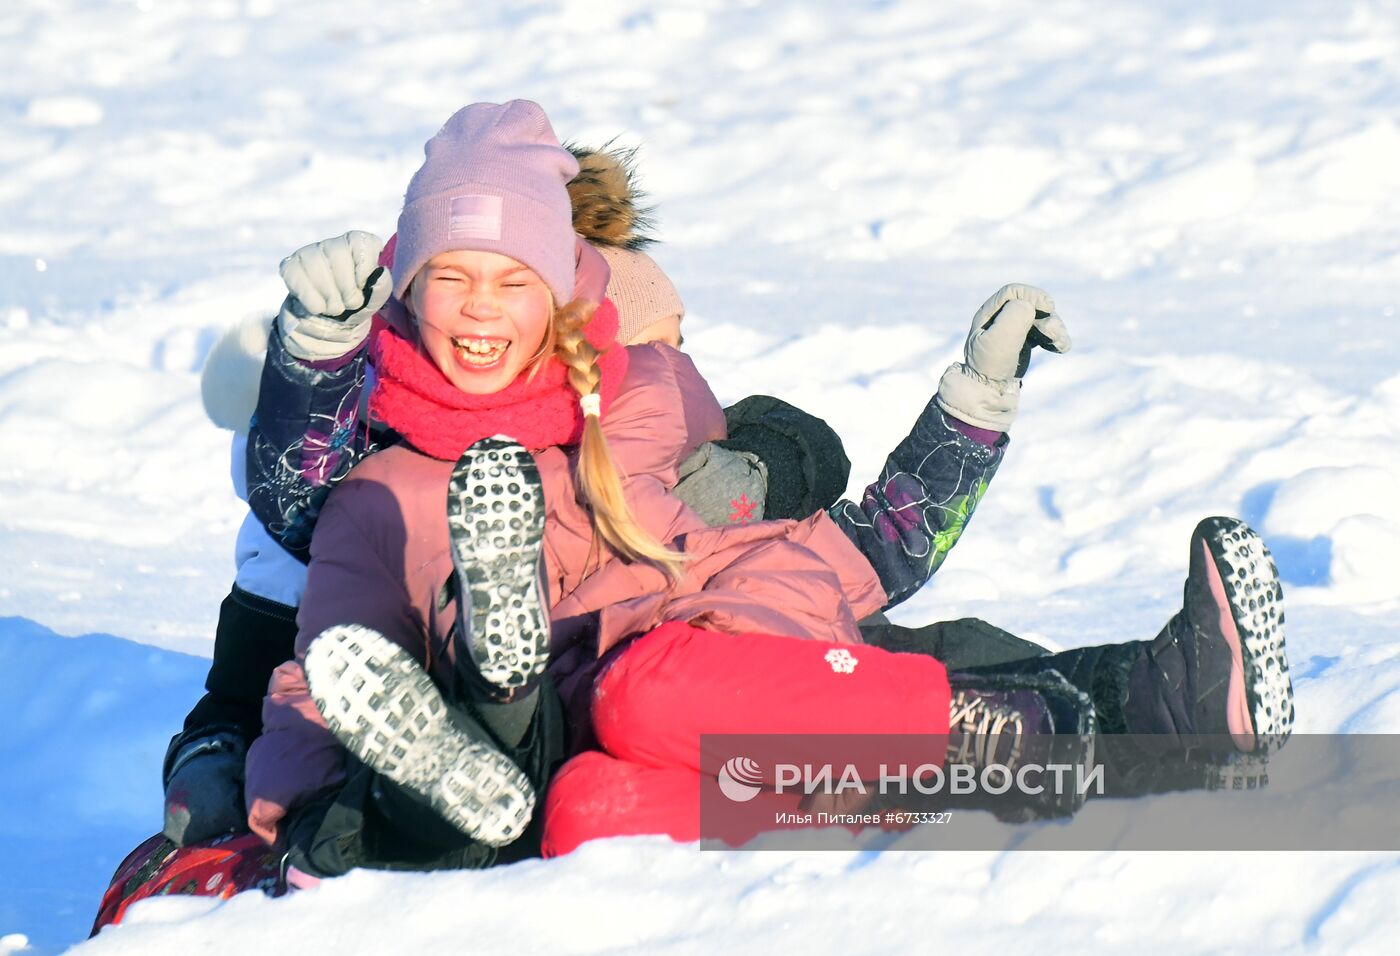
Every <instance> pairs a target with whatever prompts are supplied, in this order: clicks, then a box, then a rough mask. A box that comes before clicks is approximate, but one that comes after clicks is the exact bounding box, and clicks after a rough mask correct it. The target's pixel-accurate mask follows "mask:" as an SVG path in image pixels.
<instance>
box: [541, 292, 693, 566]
mask: <svg viewBox="0 0 1400 956" xmlns="http://www.w3.org/2000/svg"><path fill="white" fill-rule="evenodd" d="M593 311H594V305H593V303H591V302H587V301H584V300H581V299H575V300H574V301H572V302H570V303H569V304H568V305H566V306H564V307H563V308H561V309H556V310H555V312H554V321H553V323H552V328H551V332H552V335H553V339H554V354H555V355H556V356H557V357H558V358H559V361H561V362H563V363H564V367H565V368H567V369H568V372H569V384H570V385H572V386H573V387H574V391H576V392H578V394H579V397H580V398H582V397H583V396H586V395H595V394H597V392H598V383H599V381H600V380H601V378H602V374H601V373H600V372H599V370H598V350H597V349H595V348H594V347H593V346H592V344H590V343H589V341H588V340H587V339H586V338H584V335H583V327H584V326H585V325H587V324H588V321H589V319H591V318H592V317H593ZM578 483H579V488H580V489H581V490H582V491H583V497H584V499H585V500H587V502H588V505H589V508H590V509H591V511H592V513H593V528H594V530H595V531H596V532H597V533H598V536H599V537H600V538H602V539H603V541H604V542H605V543H607V544H608V545H609V546H610V547H611V548H612V549H613V550H614V551H616V552H617V553H618V554H619V555H621V556H622V557H624V558H628V559H629V560H633V561H645V562H647V563H649V564H653V565H656V566H657V567H659V568H660V569H661V570H663V571H665V572H666V574H667V576H668V577H670V578H671V580H673V581H677V580H680V577H681V572H682V569H683V567H684V565H685V556H684V555H682V554H678V553H677V552H675V551H672V550H671V549H670V548H667V547H666V546H665V545H664V544H662V543H661V542H660V541H657V540H656V538H654V537H652V536H651V535H650V534H648V533H647V531H646V529H645V528H643V527H642V526H641V525H640V524H638V523H637V519H636V518H635V517H634V516H633V515H632V509H631V508H629V507H628V506H627V499H626V498H625V497H623V494H622V479H621V477H620V476H619V475H618V471H617V464H616V462H614V461H613V457H612V452H611V451H609V450H608V440H607V438H606V437H605V436H604V435H603V426H602V424H601V423H600V422H599V418H598V416H596V415H585V416H584V419H583V440H582V442H581V443H580V445H579V459H578Z"/></svg>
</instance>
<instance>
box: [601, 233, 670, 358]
mask: <svg viewBox="0 0 1400 956" xmlns="http://www.w3.org/2000/svg"><path fill="white" fill-rule="evenodd" d="M597 249H598V252H599V253H601V254H602V256H603V258H604V259H605V260H607V263H608V266H609V267H611V269H612V276H611V278H610V279H609V280H608V293H607V294H608V298H609V299H612V303H613V305H615V306H617V315H618V319H619V322H620V324H619V326H618V330H617V340H618V341H619V342H622V343H624V344H626V343H628V342H631V341H632V340H633V339H635V338H636V337H637V336H638V335H641V334H642V332H643V331H645V330H646V329H647V328H648V327H649V326H651V325H653V324H655V323H657V322H660V321H662V320H663V319H676V320H677V321H679V320H681V319H683V318H685V303H683V302H682V301H681V296H680V293H679V292H677V291H676V287H675V286H674V285H673V284H672V283H671V280H670V279H669V278H667V276H666V273H664V272H662V271H661V267H660V266H658V265H657V264H656V262H655V261H654V260H653V259H652V258H651V256H649V255H647V254H646V253H645V252H640V251H638V250H635V249H627V248H624V247H622V246H598V247H597Z"/></svg>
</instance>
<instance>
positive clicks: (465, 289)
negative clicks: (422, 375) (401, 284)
mask: <svg viewBox="0 0 1400 956" xmlns="http://www.w3.org/2000/svg"><path fill="white" fill-rule="evenodd" d="M408 298H409V302H408V308H409V311H410V312H412V313H413V315H414V317H415V318H416V319H417V321H418V336H419V338H420V339H421V340H422V342H423V348H424V350H425V351H426V352H427V353H428V357H429V358H430V359H432V361H433V364H435V365H436V366H437V367H438V368H439V369H440V370H441V371H442V374H443V375H445V376H447V380H448V381H450V382H451V383H452V384H453V385H456V386H457V387H458V388H460V389H461V390H462V391H464V392H466V393H468V394H470V395H489V394H491V393H492V392H499V391H500V390H501V389H503V388H505V387H506V386H507V385H509V384H510V383H511V382H513V381H515V377H516V376H517V375H519V374H520V372H521V371H522V370H523V369H524V368H525V367H526V366H527V365H529V364H530V362H531V360H532V359H534V358H535V356H536V355H537V354H538V353H539V350H540V346H541V344H542V343H543V342H544V337H545V333H546V332H547V331H548V330H549V323H550V321H551V319H552V318H553V316H554V303H553V299H552V297H551V296H550V294H549V287H548V286H547V285H545V284H544V281H543V280H542V279H540V277H539V276H537V275H536V274H535V273H534V272H533V271H532V270H531V269H530V268H529V267H527V266H524V265H522V264H521V263H519V262H517V261H515V260H514V259H512V258H510V257H509V256H503V255H501V254H500V253H499V252H470V251H458V252H440V253H438V254H437V255H435V256H433V257H432V258H431V259H429V260H428V264H427V265H425V266H424V267H423V269H422V270H421V271H420V272H419V273H418V275H417V276H416V277H415V278H414V280H413V283H412V284H411V285H410V286H409V296H408Z"/></svg>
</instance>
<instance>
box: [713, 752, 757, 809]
mask: <svg viewBox="0 0 1400 956" xmlns="http://www.w3.org/2000/svg"><path fill="white" fill-rule="evenodd" d="M762 783H763V772H762V770H760V769H759V766H758V763H757V762H756V761H754V760H751V759H750V758H748V757H730V758H729V759H728V760H727V761H725V763H724V766H723V767H720V768H719V790H720V793H722V794H724V795H725V796H726V797H728V798H729V799H730V800H733V801H734V802H735V803H747V802H748V801H749V800H752V799H753V798H754V797H756V796H758V791H759V790H761V789H762V786H761V785H762Z"/></svg>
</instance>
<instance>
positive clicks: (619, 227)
mask: <svg viewBox="0 0 1400 956" xmlns="http://www.w3.org/2000/svg"><path fill="white" fill-rule="evenodd" d="M564 145H565V148H566V149H568V150H569V152H571V153H573V154H574V158H575V159H577V160H578V166H579V171H578V175H577V176H575V177H574V178H573V179H572V180H570V181H569V186H568V188H569V202H570V203H571V204H572V205H573V209H574V232H577V233H578V234H579V235H580V236H582V237H583V238H584V239H586V240H588V241H589V242H591V243H593V244H595V245H599V246H618V247H620V248H623V249H632V250H634V251H635V250H639V249H642V248H644V247H645V246H647V245H649V244H650V243H652V242H654V241H655V239H654V237H653V236H652V235H651V229H652V227H653V226H654V223H653V222H652V219H651V213H652V207H651V206H648V205H645V202H646V198H647V197H646V193H644V192H642V190H641V189H640V188H639V187H638V185H637V150H636V147H631V148H623V147H612V148H610V147H611V143H605V144H604V145H603V147H602V148H601V149H589V148H587V147H585V146H579V145H578V144H577V143H565V144H564Z"/></svg>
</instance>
